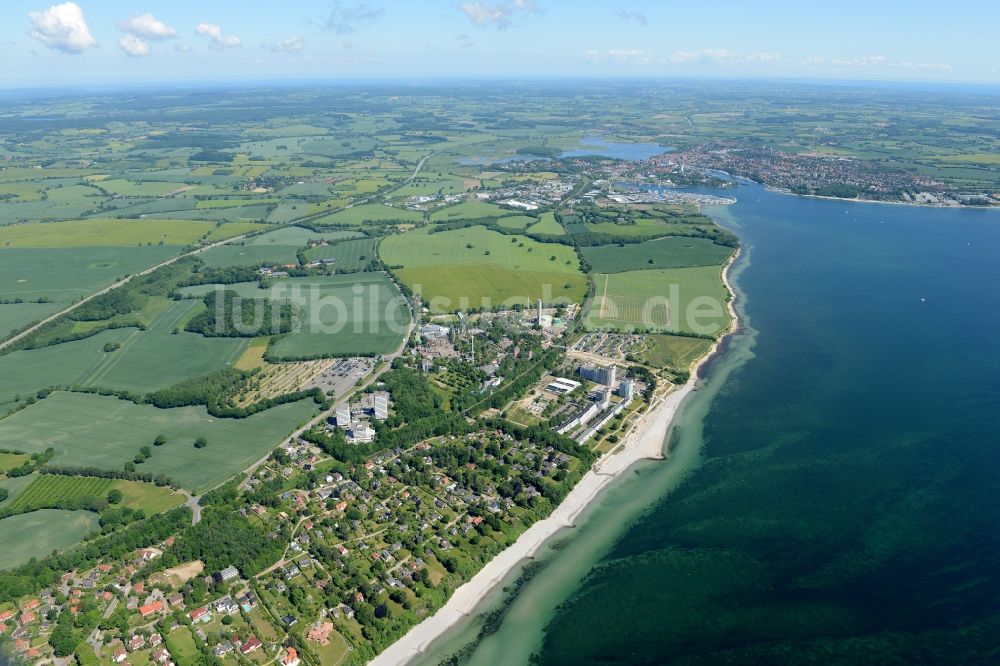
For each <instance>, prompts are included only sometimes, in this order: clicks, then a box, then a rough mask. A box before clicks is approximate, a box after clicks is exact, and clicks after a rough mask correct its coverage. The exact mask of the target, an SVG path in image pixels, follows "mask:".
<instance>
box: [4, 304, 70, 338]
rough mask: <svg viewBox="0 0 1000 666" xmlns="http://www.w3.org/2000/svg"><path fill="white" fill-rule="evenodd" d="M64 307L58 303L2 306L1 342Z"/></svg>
mask: <svg viewBox="0 0 1000 666" xmlns="http://www.w3.org/2000/svg"><path fill="white" fill-rule="evenodd" d="M62 307H63V305H61V304H59V303H56V302H52V303H5V304H0V340H2V339H4V338H6V337H7V334H8V333H11V332H12V331H15V330H17V329H20V328H22V327H24V326H26V325H27V324H30V323H31V322H34V321H38V320H39V319H42V318H43V317H45V316H46V315H49V314H52V313H53V312H55V311H57V310H60V309H62Z"/></svg>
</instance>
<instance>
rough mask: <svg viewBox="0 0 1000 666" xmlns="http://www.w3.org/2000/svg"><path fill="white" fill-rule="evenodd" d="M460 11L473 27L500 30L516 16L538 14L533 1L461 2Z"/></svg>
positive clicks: (536, 6)
mask: <svg viewBox="0 0 1000 666" xmlns="http://www.w3.org/2000/svg"><path fill="white" fill-rule="evenodd" d="M460 9H461V10H462V13H463V14H465V15H466V17H468V19H469V20H470V21H472V23H474V24H475V25H478V26H481V27H484V28H485V27H488V26H491V25H493V26H496V27H497V28H499V29H501V30H502V29H503V28H506V27H507V26H509V25H510V23H511V21H512V20H513V19H515V18H516V17H517V16H518V15H521V14H537V13H538V12H539V9H538V5H537V4H535V0H506V1H505V2H500V3H497V4H489V3H486V2H463V3H462V4H461V6H460Z"/></svg>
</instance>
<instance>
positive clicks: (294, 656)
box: [281, 647, 299, 666]
mask: <svg viewBox="0 0 1000 666" xmlns="http://www.w3.org/2000/svg"><path fill="white" fill-rule="evenodd" d="M281 663H282V664H284V666H299V653H298V651H297V650H296V649H295V648H293V647H290V648H288V649H287V650H286V651H285V656H284V658H283V659H282V660H281Z"/></svg>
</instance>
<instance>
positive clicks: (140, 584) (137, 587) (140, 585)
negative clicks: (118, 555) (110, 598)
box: [132, 580, 146, 594]
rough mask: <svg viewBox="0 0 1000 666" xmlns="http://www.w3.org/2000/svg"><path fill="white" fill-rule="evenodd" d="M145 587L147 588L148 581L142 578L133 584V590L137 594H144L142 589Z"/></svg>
mask: <svg viewBox="0 0 1000 666" xmlns="http://www.w3.org/2000/svg"><path fill="white" fill-rule="evenodd" d="M145 589H146V583H145V582H143V581H141V580H140V581H139V582H138V583H136V584H135V585H133V586H132V591H133V592H135V593H136V594H142V591H143V590H145Z"/></svg>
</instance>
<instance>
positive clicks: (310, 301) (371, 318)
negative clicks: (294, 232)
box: [181, 246, 409, 361]
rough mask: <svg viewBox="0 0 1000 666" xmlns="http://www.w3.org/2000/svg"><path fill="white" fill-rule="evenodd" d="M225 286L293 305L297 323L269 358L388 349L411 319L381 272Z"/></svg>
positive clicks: (189, 292)
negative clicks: (267, 283) (286, 301)
mask: <svg viewBox="0 0 1000 666" xmlns="http://www.w3.org/2000/svg"><path fill="white" fill-rule="evenodd" d="M334 247H335V246H334ZM218 287H219V286H218V285H198V286H197V287H187V288H184V289H182V290H181V293H182V294H184V295H186V296H195V297H198V296H202V295H204V294H205V293H207V292H208V291H210V290H212V289H216V288H218ZM225 289H227V290H230V291H234V292H236V293H238V294H239V295H240V296H243V297H244V298H271V299H274V300H277V301H284V300H290V301H291V302H292V303H293V304H294V305H295V306H296V309H297V311H298V322H299V325H298V326H297V327H296V329H295V330H293V331H292V332H291V333H289V334H287V335H282V336H280V337H279V338H278V339H277V341H276V342H275V343H274V344H272V345H271V347H270V349H269V350H268V358H269V359H271V360H279V361H284V360H300V359H308V358H319V357H334V356H364V355H374V354H388V353H391V352H393V351H395V350H396V349H397V348H398V347H399V345H400V343H401V342H402V341H403V336H404V334H405V333H406V330H407V323H408V322H409V313H408V310H407V308H406V304H405V302H404V301H403V299H402V297H401V296H400V294H399V292H398V290H397V289H396V286H395V285H394V284H393V282H392V280H390V279H389V278H388V277H387V276H385V275H384V274H383V273H351V274H346V275H333V276H315V277H303V278H281V279H276V280H273V281H272V283H271V286H270V287H269V288H268V289H266V290H262V289H260V288H259V287H258V285H257V283H256V282H252V283H248V282H242V283H238V284H230V285H225Z"/></svg>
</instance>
